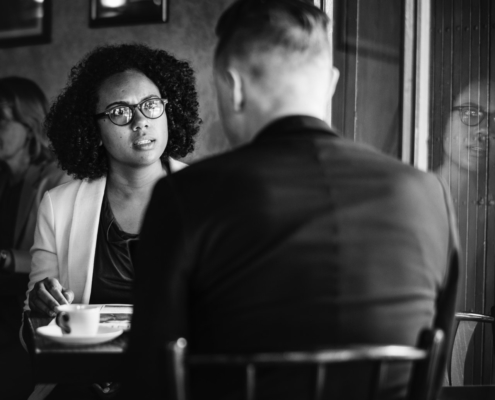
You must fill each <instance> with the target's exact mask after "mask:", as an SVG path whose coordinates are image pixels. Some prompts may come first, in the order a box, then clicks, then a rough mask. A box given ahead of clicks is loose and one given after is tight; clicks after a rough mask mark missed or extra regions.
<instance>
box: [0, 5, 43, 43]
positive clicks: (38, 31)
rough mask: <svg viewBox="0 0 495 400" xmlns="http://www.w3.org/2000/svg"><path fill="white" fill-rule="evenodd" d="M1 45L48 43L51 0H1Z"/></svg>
mask: <svg viewBox="0 0 495 400" xmlns="http://www.w3.org/2000/svg"><path fill="white" fill-rule="evenodd" d="M0 8H1V10H2V11H1V12H0V47H11V46H25V45H31V44H40V43H48V42H49V41H50V33H51V0H15V1H11V0H0Z"/></svg>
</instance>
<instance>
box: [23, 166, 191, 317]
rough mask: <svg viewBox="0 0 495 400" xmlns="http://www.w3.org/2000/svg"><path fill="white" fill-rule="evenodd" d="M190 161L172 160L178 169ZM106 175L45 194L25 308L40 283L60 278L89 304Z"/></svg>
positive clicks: (77, 297) (76, 297) (76, 300)
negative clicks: (35, 287)
mask: <svg viewBox="0 0 495 400" xmlns="http://www.w3.org/2000/svg"><path fill="white" fill-rule="evenodd" d="M185 166H186V164H184V163H182V162H180V161H177V160H173V159H170V169H171V170H172V172H176V171H178V170H180V169H182V168H184V167H185ZM105 186H106V177H102V178H100V179H96V180H93V181H88V180H86V179H85V180H74V181H71V182H68V183H66V184H64V185H61V186H58V187H56V188H54V189H52V190H49V191H48V192H46V193H45V195H44V196H43V200H42V201H41V204H40V207H39V210H38V221H37V224H36V229H35V233H34V245H33V247H32V248H31V256H32V262H31V272H30V274H29V284H28V290H27V295H26V301H25V304H24V309H25V310H29V293H30V292H31V290H32V289H33V287H34V285H35V283H36V282H39V281H41V280H43V279H45V278H56V279H57V280H58V281H59V282H60V284H61V285H62V286H63V287H64V288H66V289H70V290H72V291H73V292H74V301H73V302H74V303H78V304H88V303H89V299H90V296H91V284H92V281H93V265H94V257H95V250H96V238H97V234H98V224H99V221H100V211H101V205H102V202H103V195H104V194H105Z"/></svg>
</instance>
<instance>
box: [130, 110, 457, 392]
mask: <svg viewBox="0 0 495 400" xmlns="http://www.w3.org/2000/svg"><path fill="white" fill-rule="evenodd" d="M446 199H448V194H447V193H446V191H445V190H444V188H443V186H442V185H441V184H440V182H439V180H438V179H437V178H436V177H435V176H434V175H432V174H426V173H424V172H421V171H418V170H416V169H414V168H412V167H410V166H408V165H405V164H403V163H401V162H399V161H397V160H396V159H393V158H390V157H388V156H385V155H383V154H381V153H379V152H377V151H375V150H373V149H371V148H369V147H366V146H363V145H360V144H356V143H353V142H350V141H347V140H343V139H341V138H339V137H338V136H337V135H336V134H335V133H333V132H332V131H331V130H330V129H329V128H328V126H327V125H326V124H325V123H324V122H322V121H320V120H318V119H315V118H311V117H302V116H294V117H287V118H283V119H280V120H277V121H275V122H273V123H271V124H270V125H269V126H268V127H266V128H265V129H263V131H262V132H261V133H260V134H259V135H258V136H257V137H256V139H255V140H254V141H253V142H252V143H250V144H248V145H247V146H244V147H242V148H239V149H237V150H235V151H232V152H230V153H227V154H223V155H220V156H217V157H213V158H210V159H207V160H205V161H202V162H199V163H197V164H196V165H193V166H191V167H189V168H186V169H184V170H183V171H181V172H179V173H177V174H175V175H172V176H170V177H167V178H166V179H164V180H162V181H160V182H159V183H158V184H157V186H156V188H155V191H154V194H153V197H152V199H151V202H150V205H149V209H148V211H147V215H146V218H145V222H144V225H143V229H142V233H141V241H140V250H139V255H138V260H137V266H136V286H137V289H136V303H135V315H134V319H133V326H132V332H131V343H130V348H129V355H130V359H131V361H132V364H131V365H132V366H131V371H132V377H133V383H132V385H131V386H130V387H129V391H128V392H127V393H130V394H132V393H133V390H137V391H138V392H135V393H134V394H135V395H136V396H137V393H139V391H142V390H144V391H145V393H146V395H147V396H149V397H147V398H153V391H154V390H156V391H158V390H160V388H159V384H158V383H159V382H162V381H163V376H162V379H160V374H163V370H161V369H160V365H161V364H160V363H161V361H160V357H161V355H160V350H161V349H163V346H164V344H165V343H166V342H167V341H168V340H172V339H176V338H177V337H180V336H183V337H185V338H187V340H188V342H189V345H190V350H191V351H193V352H209V353H216V352H217V353H218V352H226V353H228V352H251V351H277V350H301V349H314V348H319V347H325V346H332V345H338V344H349V343H376V344H390V343H395V344H407V345H414V344H416V342H417V339H418V334H419V332H420V330H421V329H422V328H425V327H430V326H431V325H432V323H433V320H434V317H435V310H436V302H437V299H438V294H439V293H440V291H441V289H442V285H443V283H444V281H445V277H446V269H447V264H448V259H449V246H451V244H450V243H449V229H450V228H449V218H448V212H447V207H446ZM160 371H161V372H160ZM193 372H194V371H193ZM230 373H233V372H232V371H226V372H223V373H221V374H219V373H217V372H215V371H206V372H201V373H199V372H198V374H199V376H198V375H195V374H194V373H193V376H192V379H193V384H192V388H193V395H194V396H195V397H194V398H223V397H222V396H224V395H225V398H229V399H230V398H236V397H235V396H234V395H233V394H232V393H231V394H229V391H230V390H231V389H232V390H233V385H234V383H235V380H236V379H237V378H235V377H234V376H233V375H232V376H230V375H226V374H230ZM356 373H357V372H356V371H355V370H354V371H351V373H350V374H348V376H351V377H352V379H351V381H350V382H349V379H347V381H346V380H345V379H344V378H342V379H341V378H339V379H338V381H339V382H340V383H341V384H342V385H343V386H346V385H347V386H346V387H347V389H345V390H346V391H348V390H349V388H350V387H352V388H354V389H355V388H356V387H359V386H361V387H362V388H364V390H366V389H367V388H366V386H365V384H364V383H362V384H360V385H356V379H357V377H356ZM215 374H216V376H217V377H218V375H220V381H215ZM227 376H229V377H228V378H226V377H227ZM307 378H308V380H307V381H305V382H299V381H298V379H295V378H293V377H288V376H287V375H281V378H280V379H282V380H281V382H282V383H281V386H283V388H282V391H281V392H278V393H273V392H267V393H268V394H267V396H268V398H273V399H282V398H283V399H289V398H297V399H301V398H304V397H301V393H302V392H303V390H304V386H305V385H306V384H307V383H308V382H309V379H310V378H309V375H308V376H307ZM273 379H277V377H276V375H273V374H272V375H270V371H268V372H267V375H266V376H265V381H270V380H273ZM405 379H406V378H405V377H404V374H402V375H400V376H393V374H391V383H390V387H391V388H392V389H394V390H396V391H395V392H393V393H395V394H397V393H399V392H400V391H401V389H404V381H405ZM230 383H232V387H231V386H230ZM342 385H341V386H342ZM279 386H280V385H279ZM210 389H213V390H214V391H215V390H216V391H217V395H216V397H215V396H212V397H210V394H211V393H214V391H213V392H209V390H210ZM260 390H261V391H263V380H262V382H261V388H260ZM346 393H347V392H346ZM141 395H144V394H143V393H142V392H141ZM145 397H146V396H145ZM262 397H263V396H262ZM351 397H352V396H351ZM351 397H349V398H351ZM392 397H393V395H392Z"/></svg>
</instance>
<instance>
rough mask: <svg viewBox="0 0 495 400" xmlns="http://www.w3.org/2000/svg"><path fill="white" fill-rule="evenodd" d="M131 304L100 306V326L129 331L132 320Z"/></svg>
mask: <svg viewBox="0 0 495 400" xmlns="http://www.w3.org/2000/svg"><path fill="white" fill-rule="evenodd" d="M132 311H133V308H132V305H131V304H102V307H101V309H100V325H104V326H110V327H112V328H120V329H124V330H129V329H130V328H131V318H132Z"/></svg>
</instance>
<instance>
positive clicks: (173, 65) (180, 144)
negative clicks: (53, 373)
mask: <svg viewBox="0 0 495 400" xmlns="http://www.w3.org/2000/svg"><path fill="white" fill-rule="evenodd" d="M128 70H137V71H140V72H141V73H143V74H144V75H146V76H147V77H148V78H149V79H150V80H151V81H153V83H154V84H155V85H156V86H157V87H158V89H159V90H160V94H161V96H162V97H163V98H166V99H168V104H167V106H166V107H167V108H166V111H167V112H166V115H167V121H168V144H167V147H166V149H165V151H164V153H163V154H162V156H161V159H162V161H166V160H167V159H168V157H172V158H182V157H184V156H186V155H187V154H188V153H190V152H192V151H193V150H194V136H195V135H196V134H197V133H198V131H199V124H200V123H201V120H200V119H199V116H198V108H199V105H198V101H197V93H196V89H195V85H194V84H195V80H194V72H193V70H192V68H191V67H190V66H189V64H188V63H187V62H185V61H179V60H177V59H176V58H174V57H173V56H171V55H170V54H168V53H167V52H166V51H164V50H159V49H151V48H149V47H148V46H145V45H142V44H121V45H107V46H100V47H97V48H96V49H94V50H93V51H91V52H90V53H88V54H87V55H86V56H85V57H84V58H83V59H82V60H81V61H80V62H79V63H78V64H76V65H75V66H74V67H73V68H72V69H71V72H70V74H69V80H68V84H67V86H66V87H65V89H64V90H63V91H62V93H61V94H60V95H59V96H58V97H57V99H56V100H55V102H54V103H53V104H52V106H51V108H50V111H49V113H48V115H47V117H46V121H45V129H46V132H47V135H48V137H49V138H50V140H51V146H52V148H53V150H54V152H55V154H56V155H57V157H58V160H59V164H60V167H61V168H62V169H63V170H65V171H67V172H68V173H69V174H70V175H72V176H74V177H75V178H77V179H86V178H88V179H97V178H100V177H102V176H103V175H105V174H106V173H107V171H108V160H107V155H106V151H105V149H104V148H103V147H102V146H100V140H101V136H100V132H99V129H98V126H97V123H96V120H95V118H94V115H95V113H96V105H97V103H98V89H99V87H100V85H101V84H102V83H103V82H104V81H105V80H106V79H108V78H109V77H111V76H112V75H115V74H118V73H121V72H124V71H128Z"/></svg>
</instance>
